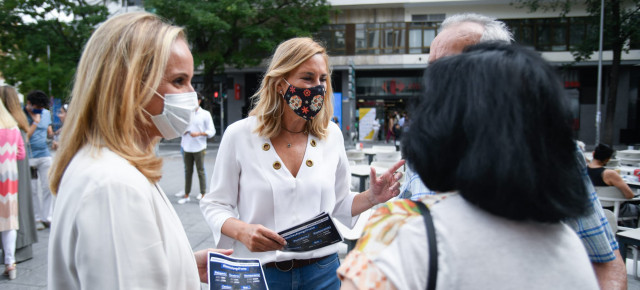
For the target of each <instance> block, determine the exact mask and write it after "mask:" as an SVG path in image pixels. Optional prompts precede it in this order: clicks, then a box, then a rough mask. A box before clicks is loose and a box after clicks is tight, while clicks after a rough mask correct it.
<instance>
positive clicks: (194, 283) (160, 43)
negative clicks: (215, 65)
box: [48, 12, 231, 290]
mask: <svg viewBox="0 0 640 290" xmlns="http://www.w3.org/2000/svg"><path fill="white" fill-rule="evenodd" d="M192 76H193V57H192V56H191V52H190V51H189V48H188V46H187V43H186V39H185V36H184V33H183V31H182V29H181V28H179V27H176V26H172V25H168V24H166V23H163V22H162V21H161V20H160V19H159V18H158V17H157V16H155V15H153V14H149V13H141V12H139V13H129V14H122V15H119V16H115V17H113V18H111V19H109V20H107V21H106V22H105V23H103V24H101V25H100V27H98V29H97V30H96V31H95V32H94V33H93V35H92V36H91V38H90V39H89V41H88V42H87V44H86V47H85V49H84V52H83V54H82V57H81V59H80V62H79V64H78V69H77V73H76V79H75V82H74V87H73V91H72V99H71V104H70V105H69V111H68V116H67V119H66V122H65V129H64V130H63V132H62V136H61V139H60V141H61V142H60V149H59V150H58V153H57V154H56V159H55V162H54V165H53V167H52V171H51V179H50V180H51V190H52V192H54V193H57V196H58V198H57V201H56V208H55V211H54V214H53V220H54V223H53V224H54V226H53V227H52V229H51V237H50V239H49V271H48V286H49V289H65V290H66V289H200V282H201V281H202V282H207V275H206V273H207V262H206V259H207V258H206V254H207V253H206V251H207V250H203V251H199V252H196V253H195V256H194V253H193V251H192V250H191V246H190V244H189V240H188V239H187V236H186V234H185V231H184V228H183V227H182V223H181V222H180V219H179V218H178V216H177V215H176V213H175V211H174V210H173V207H172V206H171V203H170V202H169V200H168V199H167V197H166V196H165V194H164V193H163V192H162V190H161V189H160V187H159V186H158V184H157V182H158V180H159V179H160V177H161V174H162V159H160V158H158V157H156V155H155V153H154V145H155V144H156V143H157V142H158V140H159V137H161V136H162V137H164V138H167V139H170V138H175V137H177V136H180V135H181V134H182V133H183V132H184V129H186V125H188V123H189V117H190V116H191V113H192V112H193V110H195V108H196V106H197V100H196V95H195V92H193V87H191V78H192ZM221 252H223V253H224V254H230V253H231V250H227V251H221Z"/></svg>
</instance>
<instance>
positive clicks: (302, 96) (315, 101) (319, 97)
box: [282, 80, 325, 121]
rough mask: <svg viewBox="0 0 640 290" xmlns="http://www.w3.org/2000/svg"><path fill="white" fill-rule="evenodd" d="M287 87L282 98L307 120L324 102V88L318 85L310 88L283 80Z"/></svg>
mask: <svg viewBox="0 0 640 290" xmlns="http://www.w3.org/2000/svg"><path fill="white" fill-rule="evenodd" d="M284 81H285V82H286V83H287V84H288V85H289V87H288V88H287V92H286V93H284V95H282V96H283V97H284V100H285V101H286V102H287V104H288V105H289V108H291V110H293V111H294V112H295V113H296V114H297V115H298V116H300V117H301V118H303V119H305V120H307V121H309V120H313V118H314V117H315V116H316V115H317V114H318V112H320V109H322V105H323V104H324V94H325V88H324V86H323V85H318V86H315V87H311V88H298V87H294V86H292V85H291V84H290V83H289V82H287V80H284Z"/></svg>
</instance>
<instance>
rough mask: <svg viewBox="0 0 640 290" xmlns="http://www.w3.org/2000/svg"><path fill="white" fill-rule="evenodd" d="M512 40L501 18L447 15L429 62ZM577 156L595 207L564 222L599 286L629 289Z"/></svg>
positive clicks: (410, 185)
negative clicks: (580, 246) (579, 244)
mask: <svg viewBox="0 0 640 290" xmlns="http://www.w3.org/2000/svg"><path fill="white" fill-rule="evenodd" d="M512 40H513V37H512V36H511V33H510V32H509V30H508V28H507V26H506V25H505V24H504V23H503V22H501V21H497V20H496V19H494V18H490V17H487V16H483V15H479V14H475V13H466V14H456V15H453V16H450V17H447V18H446V19H445V20H444V22H443V23H442V30H440V32H439V33H438V35H437V36H436V38H435V39H434V40H433V42H432V43H431V50H430V53H429V63H432V62H434V61H436V60H437V59H439V58H442V57H445V56H450V55H455V54H459V53H461V52H462V51H463V50H464V48H465V47H467V46H470V45H474V44H477V43H480V42H485V41H499V42H506V43H511V42H512ZM576 158H579V159H580V164H581V165H582V166H581V168H580V171H581V173H582V175H583V182H584V184H585V186H586V187H587V191H588V192H589V193H590V200H591V204H592V209H593V210H592V211H591V213H590V214H589V215H587V216H584V217H582V218H579V219H570V220H566V221H565V223H566V224H567V225H569V226H570V227H571V228H573V230H574V231H575V232H576V233H577V234H578V236H580V239H581V241H582V243H583V245H584V246H585V249H586V250H587V253H588V255H589V259H590V260H591V263H592V265H593V268H594V271H595V273H596V276H597V278H598V283H599V284H600V288H601V289H626V288H627V286H626V285H627V276H626V267H625V265H624V263H623V262H622V257H621V256H620V252H619V251H618V248H619V246H618V243H617V242H616V240H615V237H614V235H613V233H612V231H611V227H610V226H609V224H608V222H607V219H606V217H605V215H604V212H603V210H602V206H601V205H600V202H599V200H598V197H597V195H596V193H595V189H594V188H593V186H592V185H591V181H590V180H589V177H588V176H587V167H586V163H585V162H584V158H583V157H582V153H581V152H580V150H579V149H578V148H577V147H576ZM407 177H409V175H407ZM417 183H421V181H420V179H418V178H416V179H411V181H410V182H409V183H408V184H406V185H404V186H403V188H402V189H401V191H400V196H404V197H408V196H407V194H406V192H408V193H409V195H411V190H412V189H414V188H415V189H419V190H422V191H428V189H426V187H424V185H421V186H422V187H423V188H422V187H421V186H420V184H417ZM414 192H416V191H414Z"/></svg>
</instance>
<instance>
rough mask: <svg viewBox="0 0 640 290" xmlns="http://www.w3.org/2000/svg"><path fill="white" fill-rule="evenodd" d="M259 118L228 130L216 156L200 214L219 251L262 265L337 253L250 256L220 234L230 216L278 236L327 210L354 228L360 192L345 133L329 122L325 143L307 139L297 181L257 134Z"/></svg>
mask: <svg viewBox="0 0 640 290" xmlns="http://www.w3.org/2000/svg"><path fill="white" fill-rule="evenodd" d="M255 128H256V118H255V117H253V116H252V117H249V118H246V119H243V120H240V121H238V122H236V123H234V124H232V125H231V126H229V127H228V128H227V130H226V131H225V133H224V136H223V137H222V141H221V143H220V148H219V149H218V156H217V157H216V162H215V166H214V168H213V175H212V177H211V185H210V187H209V188H210V192H209V193H208V194H206V195H205V196H204V198H203V199H202V200H201V201H200V209H201V210H202V213H203V214H204V216H205V219H206V220H207V222H208V223H209V226H210V227H211V230H212V231H213V237H214V239H215V243H216V244H215V245H214V246H215V247H217V248H233V249H234V252H233V256H235V257H241V258H258V259H260V261H261V262H262V263H269V262H273V261H285V260H290V259H309V258H314V257H322V256H326V255H329V254H333V253H336V252H337V251H338V248H337V247H338V245H337V244H334V245H331V246H328V247H324V248H321V249H318V250H315V251H309V252H303V253H291V252H281V251H270V252H260V253H252V252H250V251H249V250H248V249H247V248H246V247H245V246H244V244H242V243H241V242H240V241H235V240H233V239H231V238H230V237H228V236H225V235H223V234H222V233H221V229H222V224H224V222H225V221H226V220H227V219H228V218H231V217H234V218H237V219H240V220H242V221H244V222H246V223H249V224H262V225H263V226H265V227H267V228H269V229H271V230H273V231H276V232H279V231H281V230H284V229H286V228H289V227H291V226H293V225H296V224H298V223H300V222H303V221H305V220H307V219H310V218H312V217H314V216H316V215H317V214H319V213H321V212H323V211H326V212H328V213H329V214H330V215H331V216H332V217H333V218H336V219H338V220H340V221H341V222H342V223H344V224H345V225H350V226H351V227H352V226H353V225H355V222H356V221H357V218H358V216H356V217H352V216H351V204H352V203H353V198H354V197H355V195H356V193H352V192H350V190H349V185H350V181H351V173H350V172H349V162H348V160H347V154H346V152H345V149H344V141H343V138H342V133H341V131H340V129H339V128H338V126H337V125H336V124H334V123H333V122H329V128H328V136H327V138H325V139H323V140H320V139H319V138H317V137H315V136H312V135H311V134H309V137H308V141H307V142H308V143H307V148H306V151H305V155H304V159H303V161H302V165H301V166H300V170H299V171H298V175H297V177H295V178H294V177H293V175H291V173H290V172H289V170H288V169H287V167H286V166H284V163H283V162H282V160H281V159H280V157H279V156H278V154H277V153H276V151H275V149H274V148H273V144H271V140H270V139H268V138H264V137H260V136H258V134H257V133H254V129H255Z"/></svg>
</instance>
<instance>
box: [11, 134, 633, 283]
mask: <svg viewBox="0 0 640 290" xmlns="http://www.w3.org/2000/svg"><path fill="white" fill-rule="evenodd" d="M218 145H219V144H218V143H209V146H208V148H207V153H206V155H205V168H206V172H207V189H208V188H209V186H208V185H209V184H208V181H209V180H210V178H211V173H212V172H213V164H214V162H215V158H216V155H217V153H218ZM372 145H373V144H372V143H371V142H365V143H364V147H365V148H366V147H370V146H372ZM158 155H159V156H161V157H162V158H163V159H164V165H163V177H162V179H161V180H160V186H161V187H162V189H163V190H164V192H165V194H166V195H167V197H168V198H169V200H171V203H172V204H173V207H174V209H175V211H176V213H177V214H178V216H179V217H180V220H181V221H182V225H183V226H184V229H185V231H186V233H187V237H188V238H189V242H190V243H191V246H192V247H193V249H194V250H195V251H197V250H201V249H205V248H210V247H213V235H212V234H211V230H210V229H209V226H208V225H207V223H206V222H205V220H204V217H203V216H202V213H201V212H200V207H199V206H198V202H197V201H198V200H196V199H195V197H196V196H197V195H198V194H199V192H198V188H199V187H198V177H197V175H196V174H195V172H194V174H193V177H192V178H193V182H192V189H191V193H190V194H191V202H188V203H186V204H178V202H177V201H178V199H179V198H178V197H175V196H174V194H175V193H177V192H179V191H181V190H184V165H183V162H182V156H181V154H180V144H179V143H178V142H171V143H163V144H160V146H159V150H158ZM49 231H50V230H49V229H45V230H42V231H38V242H37V243H35V244H34V245H33V259H30V260H28V261H24V262H22V263H20V264H18V265H17V269H18V277H17V278H16V279H15V280H8V278H7V277H5V276H2V275H0V289H4V290H42V289H47V244H48V241H49ZM345 247H346V246H345ZM96 254H99V253H96ZM342 256H343V255H341V257H342ZM523 263H526V261H523ZM631 264H633V263H632V260H631V259H628V260H627V269H628V270H627V273H632V268H631V267H632V266H631ZM2 269H4V268H2ZM99 270H100V269H96V271H99ZM628 281H629V283H628V289H639V290H640V281H639V280H636V279H635V277H634V276H633V275H628ZM206 286H207V285H206V284H201V288H202V289H207V287H206Z"/></svg>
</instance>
